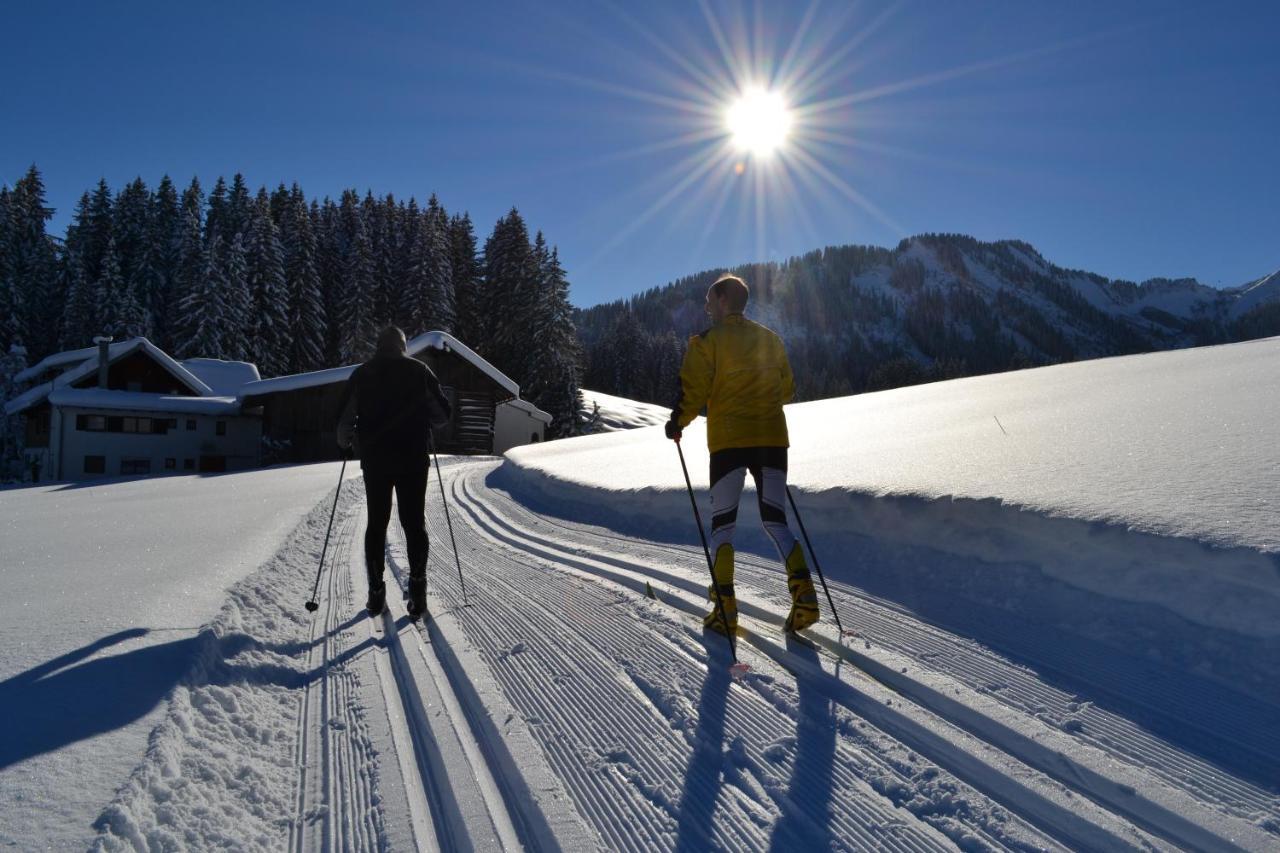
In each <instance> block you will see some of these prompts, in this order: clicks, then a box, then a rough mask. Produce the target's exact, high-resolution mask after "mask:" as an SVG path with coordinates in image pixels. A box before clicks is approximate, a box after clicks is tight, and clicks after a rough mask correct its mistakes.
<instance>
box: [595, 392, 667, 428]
mask: <svg viewBox="0 0 1280 853" xmlns="http://www.w3.org/2000/svg"><path fill="white" fill-rule="evenodd" d="M582 411H583V414H584V415H586V416H587V417H588V418H590V417H594V418H595V419H596V421H595V426H596V429H598V430H599V431H601V432H617V431H618V430H624V429H636V428H638V427H647V426H655V425H661V424H663V423H665V422H666V421H667V419H668V418H670V417H671V410H670V409H668V408H666V407H665V406H655V405H654V404H653V403H641V402H639V401H636V400H628V399H627V398H625V397H615V396H613V395H612V394H605V393H603V392H601V391H588V390H587V389H586V388H583V389H582Z"/></svg>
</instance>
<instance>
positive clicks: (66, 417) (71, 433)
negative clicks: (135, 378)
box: [40, 407, 262, 480]
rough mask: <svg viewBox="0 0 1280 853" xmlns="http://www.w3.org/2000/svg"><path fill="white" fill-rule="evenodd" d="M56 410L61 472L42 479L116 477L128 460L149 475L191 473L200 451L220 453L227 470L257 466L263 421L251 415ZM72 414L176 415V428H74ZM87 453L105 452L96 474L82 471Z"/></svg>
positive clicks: (44, 474)
mask: <svg viewBox="0 0 1280 853" xmlns="http://www.w3.org/2000/svg"><path fill="white" fill-rule="evenodd" d="M61 415H62V417H61V419H60V420H61V424H60V425H59V429H58V435H57V437H56V438H57V441H56V442H54V444H53V446H54V447H56V448H58V450H56V451H55V452H56V454H57V456H58V457H59V461H60V462H61V468H62V470H61V472H60V476H59V475H58V474H54V473H53V472H49V471H47V470H42V471H41V474H40V477H41V479H42V480H44V479H50V478H53V477H57V479H61V480H92V479H98V478H102V477H119V476H122V472H121V466H122V463H123V462H124V461H125V460H133V459H146V460H149V461H150V462H151V471H150V473H151V474H152V475H155V474H173V473H178V474H182V473H195V472H197V471H198V470H199V468H200V457H201V456H223V457H225V458H226V469H227V470H228V471H237V470H241V469H244V468H252V467H255V466H257V465H258V464H259V461H260V457H261V454H260V447H261V443H262V421H261V419H259V418H255V417H244V416H239V415H229V416H221V417H218V416H212V415H190V414H177V415H175V414H173V413H148V412H138V413H133V412H122V411H119V410H116V411H107V410H103V409H78V408H71V407H67V408H65V409H62V410H61ZM77 415H102V416H106V417H121V416H124V417H150V418H154V419H157V420H159V419H165V418H176V419H177V421H178V427H177V429H170V430H169V431H168V433H166V434H164V435H156V434H138V433H122V432H96V431H89V430H78V429H76V416H77ZM188 421H191V422H194V425H195V429H187V423H188ZM219 421H222V422H225V423H226V435H218V434H217V423H218V422H219ZM86 456H103V457H105V463H106V464H105V471H104V472H103V473H101V474H87V473H85V470H84V468H85V465H84V459H85V457H86ZM166 459H173V460H174V467H173V468H172V469H166V468H165V460H166ZM187 460H190V465H191V467H189V468H188V467H186V462H187ZM42 467H43V466H42Z"/></svg>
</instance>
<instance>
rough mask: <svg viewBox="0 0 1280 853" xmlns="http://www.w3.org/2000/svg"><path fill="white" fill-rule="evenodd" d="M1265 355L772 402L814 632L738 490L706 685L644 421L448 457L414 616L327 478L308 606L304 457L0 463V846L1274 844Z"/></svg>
mask: <svg viewBox="0 0 1280 853" xmlns="http://www.w3.org/2000/svg"><path fill="white" fill-rule="evenodd" d="M1278 355H1280V341H1276V340H1272V341H1263V342H1256V343H1252V344H1241V345H1236V346H1232V347H1222V348H1217V349H1208V350H1198V351H1187V352H1177V353H1164V354H1159V355H1152V356H1142V357H1134V358H1127V359H1114V360H1109V361H1101V362H1092V363H1082V364H1076V365H1063V366H1059V367H1056V368H1048V369H1043V370H1036V371H1025V372H1022V373H1017V374H1008V375H1004V376H994V377H982V378H978V379H969V380H960V381H956V382H948V383H940V384H937V385H932V386H921V387H917V388H910V389H901V390H899V391H894V392H886V393H883V394H876V395H865V396H863V397H858V398H849V399H844V400H831V401H823V402H819V403H810V404H803V405H797V406H793V407H790V409H789V410H788V418H789V420H790V423H791V427H792V438H793V443H794V447H793V450H792V454H791V466H792V469H793V478H792V480H793V483H794V485H795V487H796V488H795V491H796V499H797V501H798V502H799V503H800V505H801V507H802V509H803V510H804V511H805V516H804V520H805V523H806V525H807V527H808V530H809V532H810V534H812V535H813V537H814V540H815V543H814V544H815V545H816V546H817V548H818V552H819V557H820V558H821V560H822V567H823V569H824V570H825V573H826V579H827V581H828V582H829V584H830V594H831V597H832V599H833V600H834V602H835V604H836V606H837V608H838V610H839V615H840V618H841V620H842V623H843V627H844V628H845V629H846V631H845V633H843V634H842V633H841V632H839V631H837V630H836V628H835V625H834V620H833V618H832V614H831V613H830V607H829V606H828V603H827V599H826V598H825V596H824V597H823V598H822V605H823V612H824V621H823V622H821V623H819V625H818V626H816V628H815V629H814V630H812V631H810V632H808V633H807V640H800V639H788V638H785V637H783V636H782V634H781V632H780V626H781V622H782V619H783V616H784V615H785V613H786V606H787V602H786V589H785V582H784V579H783V577H782V576H781V573H780V570H779V567H778V565H777V560H776V557H775V556H774V555H771V554H769V553H768V552H767V550H766V549H765V548H764V539H763V537H762V536H761V535H760V534H759V533H758V532H757V531H756V530H754V529H753V528H754V527H755V525H753V523H752V520H751V519H750V518H749V517H750V516H751V514H752V513H753V512H754V501H751V500H746V501H744V505H743V508H744V512H743V516H742V517H741V518H740V525H739V533H740V541H741V544H742V545H743V546H745V548H744V550H743V551H742V555H741V560H740V566H739V575H738V593H739V597H740V606H741V608H742V614H743V630H742V633H741V635H740V636H739V637H738V638H737V640H736V654H737V656H738V657H739V659H740V660H741V661H742V662H743V663H745V664H747V666H748V671H747V672H746V673H745V674H740V675H738V676H736V677H735V676H733V675H731V674H730V671H729V666H728V664H729V663H730V650H729V648H728V644H727V641H726V639H725V638H723V637H720V636H718V635H704V634H703V633H702V631H701V630H700V618H699V617H700V614H701V613H702V612H703V610H704V609H705V608H706V607H707V606H708V605H707V602H706V600H705V589H706V563H705V559H704V557H703V554H702V551H701V547H700V546H699V544H698V539H697V536H696V532H695V531H694V530H693V527H692V523H691V520H690V518H689V504H688V498H687V496H686V495H685V494H684V484H683V479H682V476H681V474H680V467H679V462H678V460H677V458H676V456H675V452H674V447H673V445H672V444H671V443H670V442H667V441H665V440H664V439H662V438H661V430H660V429H659V428H649V429H645V428H641V429H634V430H631V431H629V432H624V433H616V432H615V433H611V434H607V435H597V436H588V437H584V438H581V439H572V440H568V441H562V442H553V443H548V444H544V445H541V446H538V447H529V448H522V449H520V450H517V451H512V452H511V453H510V454H508V457H507V458H506V459H492V458H478V459H462V458H457V459H444V460H442V462H443V463H444V465H443V475H444V481H443V484H440V483H438V482H437V480H436V478H435V477H434V476H433V480H432V482H431V484H430V491H429V495H430V500H429V504H428V522H429V527H430V531H431V537H432V552H431V559H430V562H429V572H430V592H429V596H428V603H429V606H430V610H431V613H432V618H431V619H430V620H428V621H427V622H425V623H423V624H418V625H415V624H413V623H410V622H408V621H407V619H406V617H405V613H404V609H403V605H402V604H401V602H400V601H399V600H398V599H397V597H396V596H392V599H393V600H392V602H391V612H390V613H389V614H388V615H387V616H384V617H383V618H381V619H378V620H370V619H368V618H365V617H364V616H362V615H361V611H360V606H361V604H362V601H363V598H364V592H365V589H364V579H363V567H362V565H361V561H362V556H361V547H360V539H361V536H360V534H361V531H362V529H363V524H364V516H363V511H362V508H361V504H362V492H361V484H360V481H359V479H358V478H356V477H355V476H353V474H354V472H348V473H349V476H348V479H347V484H346V485H345V486H344V487H343V489H342V491H341V493H340V494H339V501H338V504H337V506H338V509H337V515H336V521H335V523H334V527H333V534H332V540H331V542H330V546H329V559H328V560H327V561H326V566H327V567H328V568H327V569H326V571H325V573H324V575H323V577H322V581H321V586H320V593H319V595H318V600H319V601H320V603H321V608H320V610H319V612H318V613H316V614H315V615H314V616H313V615H311V614H308V613H307V612H306V611H305V610H303V608H302V602H304V601H305V600H306V599H307V597H308V596H309V595H310V593H311V584H312V581H313V579H314V577H315V575H314V572H315V567H316V564H317V560H318V557H319V552H320V549H321V546H322V543H323V542H324V540H325V533H326V523H327V522H328V520H329V511H330V507H331V503H330V502H331V501H332V500H333V498H334V492H333V488H334V485H335V484H336V480H337V471H336V466H333V465H318V466H308V467H302V468H289V469H276V470H272V471H263V472H254V473H252V474H244V475H224V476H222V477H212V478H170V479H155V480H146V481H134V482H128V483H114V484H102V485H97V486H93V487H82V488H78V489H62V490H58V489H38V490H30V489H28V490H12V491H8V492H0V511H2V512H3V514H2V515H0V517H2V518H3V519H4V523H5V525H6V526H5V527H4V528H3V538H2V539H0V553H3V554H4V561H3V565H4V569H3V574H0V598H2V599H3V601H0V616H3V617H4V621H3V628H2V629H0V649H2V650H3V652H4V661H5V662H4V664H3V666H4V667H5V669H4V670H3V672H4V676H3V677H4V679H5V680H4V681H3V682H0V683H2V684H3V687H0V690H3V694H4V703H3V704H4V707H5V708H6V712H7V711H8V709H9V708H17V709H19V711H18V714H17V717H16V720H17V723H16V725H10V726H7V727H6V729H7V731H6V732H5V734H4V735H0V737H3V738H4V740H3V741H0V742H3V743H4V744H5V750H6V753H7V755H8V759H7V760H6V762H5V763H4V764H3V765H2V766H0V840H3V841H5V842H7V843H10V844H12V845H13V846H16V847H18V848H29V847H41V846H45V845H46V844H49V845H51V846H54V847H71V846H77V847H84V846H93V847H96V848H98V849H209V848H214V847H218V848H230V849H249V850H276V849H285V848H288V849H293V850H311V849H372V850H384V849H420V850H427V849H481V850H507V849H517V848H525V849H538V850H555V849H565V850H582V849H611V850H613V849H616V850H636V851H640V850H655V849H657V850H704V849H731V850H757V849H766V848H770V849H777V850H803V851H809V850H816V849H841V850H867V849H892V850H934V849H937V850H947V849H957V848H959V849H966V850H986V849H1014V850H1060V849H1106V850H1112V849H1138V850H1146V849H1196V850H1230V849H1246V850H1271V849H1275V848H1276V847H1277V846H1278V845H1280V786H1278V785H1277V781H1276V780H1277V779H1280V697H1278V696H1277V688H1276V686H1275V685H1276V684H1277V681H1276V676H1277V673H1276V669H1277V667H1278V664H1277V661H1280V639H1278V635H1280V630H1277V618H1278V616H1280V609H1278V608H1277V601H1280V591H1278V586H1280V572H1278V571H1277V569H1278V568H1280V563H1278V562H1277V552H1280V543H1278V542H1277V540H1276V538H1275V537H1276V535H1277V533H1276V530H1275V520H1276V516H1275V513H1274V509H1273V507H1274V503H1273V502H1272V503H1268V501H1272V500H1273V499H1272V498H1271V492H1270V491H1268V489H1269V488H1271V486H1272V484H1274V483H1275V482H1276V476H1275V475H1276V474H1277V473H1280V471H1277V465H1276V460H1277V453H1278V451H1277V450H1276V449H1275V446H1274V443H1273V442H1272V441H1271V440H1270V435H1271V433H1272V432H1273V431H1274V430H1273V427H1272V425H1273V424H1274V423H1275V422H1276V419H1275V416H1276V415H1277V414H1280V412H1277V410H1276V409H1277V402H1276V401H1277V399H1280V398H1277V395H1276V391H1277V390H1280V389H1277V387H1276V385H1277V384H1278V382H1277V375H1276V371H1275V369H1274V367H1273V366H1269V365H1274V364H1275V363H1276V358H1277V356H1278ZM603 408H604V406H603V405H602V409H603ZM653 408H654V409H658V407H653ZM615 409H618V410H633V411H634V410H636V407H634V406H633V405H631V404H630V403H629V401H619V402H618V403H617V404H616V405H615ZM654 417H655V418H657V419H658V420H661V419H665V412H657V413H654ZM997 418H998V422H997ZM683 445H684V450H685V453H686V456H687V457H688V461H689V464H690V470H691V473H692V474H693V475H694V478H695V483H696V484H697V485H698V486H699V487H700V488H701V489H703V490H705V486H706V479H705V478H706V473H705V468H706V457H705V451H704V449H703V448H702V444H701V431H700V427H697V426H695V427H692V428H690V429H689V430H686V433H685V440H684V443H683ZM235 478H243V479H239V480H237V479H235ZM290 480H292V481H293V482H292V483H290ZM233 484H235V485H234V487H233ZM441 485H443V486H444V491H445V493H446V494H447V496H448V504H447V506H448V508H449V513H448V514H447V515H446V514H445V513H444V512H443V506H442V504H441V501H440V498H441V490H440V489H441ZM55 501H60V502H62V503H57V504H56V505H55ZM702 503H703V506H704V508H705V503H706V501H705V495H703V496H702ZM704 517H705V513H704ZM11 518H12V519H15V521H13V522H12V523H10V519H11ZM85 531H95V534H94V535H92V536H89V535H86V533H85ZM454 543H456V555H457V563H455V545H454ZM149 549H150V550H149ZM11 555H16V556H17V557H18V559H17V560H13V559H11ZM388 556H389V563H390V569H389V578H391V579H393V580H394V582H396V583H398V584H401V585H403V583H404V581H405V560H404V545H403V536H402V534H401V533H400V531H399V530H398V528H397V526H396V525H395V524H394V523H393V530H392V536H391V540H390V543H389V548H388ZM99 563H101V564H102V565H101V566H99V565H98V564H99ZM14 565H18V566H20V568H19V569H16V570H15V569H14V568H12V567H13V566H14ZM459 565H460V567H461V576H460V572H459V568H458V566H459ZM89 569H93V571H90V570H89ZM464 582H465V590H464V587H463V583H464ZM23 602H30V604H23ZM219 605H220V606H219ZM51 612H53V613H56V618H50V614H51ZM67 613H69V614H70V617H69V618H67V617H65V616H64V614H67ZM161 628H181V629H183V630H181V631H176V632H165V631H161V630H159V629H161ZM141 629H147V633H145V634H141V633H140V630H141ZM122 631H125V632H128V633H120V632H122ZM30 743H36V744H40V743H43V744H44V746H43V747H41V748H39V749H37V748H33V747H31V746H28V744H30ZM77 770H78V771H80V773H79V775H76V771H77Z"/></svg>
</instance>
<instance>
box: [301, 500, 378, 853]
mask: <svg viewBox="0 0 1280 853" xmlns="http://www.w3.org/2000/svg"><path fill="white" fill-rule="evenodd" d="M349 503H350V496H349V495H348V503H347V504H344V505H342V506H341V509H342V516H341V519H340V522H338V521H335V523H337V525H338V526H337V530H336V533H335V536H334V537H333V538H332V539H331V540H330V545H331V546H332V547H331V551H330V552H329V553H328V554H326V556H325V564H326V570H325V574H324V579H325V583H324V585H323V586H322V587H321V588H320V590H318V592H317V595H318V596H319V599H318V600H319V601H320V602H322V603H321V609H320V610H319V611H317V613H316V614H315V615H314V616H313V618H312V622H311V636H310V648H309V650H308V653H307V661H306V663H307V671H308V672H309V673H310V674H311V675H312V677H311V678H309V679H307V683H306V688H305V690H304V691H303V696H302V698H301V701H300V703H299V714H298V736H297V743H298V750H297V766H298V767H299V768H300V774H299V785H298V794H297V812H296V816H295V819H294V821H293V822H292V823H291V825H290V839H289V848H290V849H291V850H294V851H299V853H302V851H310V850H335V849H341V850H369V849H378V848H381V847H383V846H385V845H384V843H383V842H384V837H383V832H382V820H381V815H380V813H379V811H378V809H377V807H376V806H375V804H374V790H373V787H374V781H373V776H372V773H371V768H372V764H373V756H372V755H371V751H370V746H369V737H368V732H367V729H366V726H365V722H364V718H363V714H362V713H361V711H360V707H361V706H360V697H359V680H358V677H357V676H356V674H355V672H354V671H353V670H352V669H351V668H350V667H348V666H347V665H346V663H345V662H343V661H341V660H340V658H341V657H342V655H343V652H344V651H346V650H347V649H348V648H349V646H350V640H351V637H350V636H349V634H348V632H346V631H343V630H340V629H341V628H342V627H343V616H344V614H347V613H350V611H351V599H352V590H351V583H350V575H349V573H348V572H346V571H342V570H341V567H345V565H346V554H347V553H348V552H349V550H350V548H351V542H352V541H353V539H354V538H355V536H356V529H357V526H356V522H355V519H354V518H353V517H352V514H351V513H350V512H349ZM331 561H332V562H331ZM335 567H338V568H335ZM320 614H323V616H321V615H320Z"/></svg>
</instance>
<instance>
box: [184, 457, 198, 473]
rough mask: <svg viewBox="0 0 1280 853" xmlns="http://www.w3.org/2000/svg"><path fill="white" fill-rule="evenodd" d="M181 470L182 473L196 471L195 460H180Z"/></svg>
mask: <svg viewBox="0 0 1280 853" xmlns="http://www.w3.org/2000/svg"><path fill="white" fill-rule="evenodd" d="M182 470H183V471H194V470H196V460H194V459H183V460H182Z"/></svg>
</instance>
